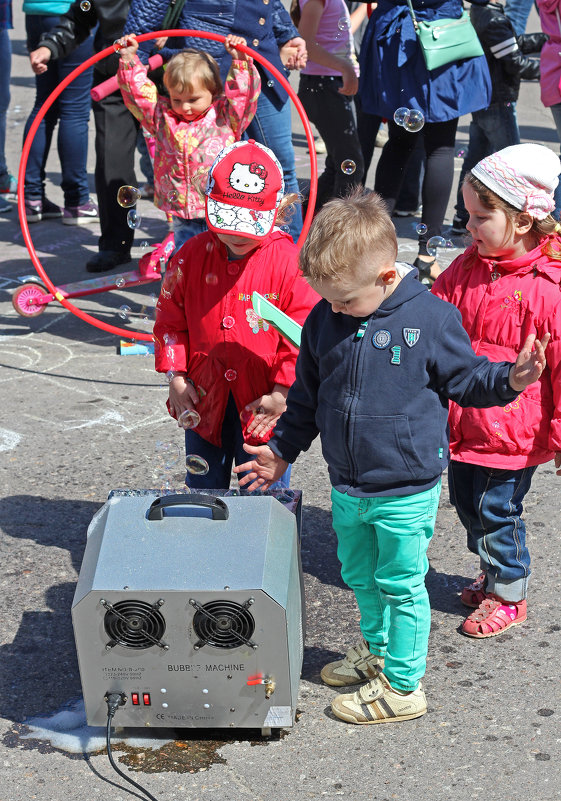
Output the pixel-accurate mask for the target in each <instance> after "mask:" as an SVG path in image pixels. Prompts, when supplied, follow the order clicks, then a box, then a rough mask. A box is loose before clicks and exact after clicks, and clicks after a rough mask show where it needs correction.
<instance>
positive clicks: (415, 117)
mask: <svg viewBox="0 0 561 801" xmlns="http://www.w3.org/2000/svg"><path fill="white" fill-rule="evenodd" d="M393 121H394V122H395V124H396V125H401V127H402V128H405V130H406V131H409V133H417V131H420V130H421V128H422V127H423V126H424V124H425V116H424V114H423V112H422V111H420V110H419V109H418V108H407V107H406V106H400V107H399V108H398V109H396V110H395V112H394V115H393Z"/></svg>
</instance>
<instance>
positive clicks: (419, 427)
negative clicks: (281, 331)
mask: <svg viewBox="0 0 561 801" xmlns="http://www.w3.org/2000/svg"><path fill="white" fill-rule="evenodd" d="M416 275H417V271H416V270H411V271H410V272H409V273H407V274H406V275H405V277H404V278H403V279H402V280H401V282H400V284H399V285H398V286H397V287H396V289H395V290H394V292H393V293H392V294H391V295H390V297H389V298H388V299H387V300H385V301H384V302H383V303H382V304H381V306H380V307H379V308H378V309H377V310H376V311H375V312H374V313H373V314H372V315H370V317H369V318H368V319H367V320H366V321H364V324H363V326H362V327H363V329H364V327H365V329H366V330H364V332H363V335H362V336H361V335H360V334H361V330H360V329H361V321H360V320H359V319H357V318H355V317H351V316H349V315H345V314H339V313H337V314H336V313H334V312H333V311H332V309H331V305H330V304H329V303H327V301H325V300H322V301H320V302H319V303H318V304H317V305H316V306H315V307H314V308H313V309H312V311H311V313H310V314H309V316H308V318H307V320H306V322H305V323H304V328H303V331H302V343H301V348H300V354H299V356H298V361H297V363H296V381H295V382H294V384H293V385H292V387H291V389H290V391H289V393H288V399H287V409H286V411H285V412H284V414H283V415H282V416H281V418H280V420H279V421H278V423H277V425H276V427H275V435H274V437H273V438H272V439H271V440H270V441H269V443H268V445H269V446H270V447H271V448H272V450H273V451H274V452H275V453H276V454H277V455H279V456H281V457H282V458H283V459H285V460H286V461H288V462H293V461H294V460H295V459H296V457H297V456H298V454H299V453H300V451H303V450H307V449H308V448H309V447H310V445H311V443H312V441H313V440H314V439H315V437H316V436H317V434H318V433H319V434H320V435H321V444H322V451H323V456H324V458H325V461H326V462H327V465H328V468H329V476H330V479H331V483H332V485H333V486H334V487H335V489H336V490H339V491H340V492H346V493H348V494H349V495H355V496H373V495H411V494H413V493H417V492H422V491H423V490H426V489H429V488H430V487H433V486H434V485H435V484H436V483H437V482H438V480H439V478H440V475H441V473H442V471H443V470H444V468H445V467H446V465H447V464H448V400H449V399H450V400H454V401H456V403H458V404H459V405H460V406H475V407H480V408H483V407H486V406H506V404H507V403H509V402H510V401H512V400H514V399H515V398H516V396H517V394H518V393H516V392H515V391H514V390H512V389H511V388H510V384H509V381H508V374H509V370H510V368H511V366H512V363H511V362H498V363H494V362H490V361H489V360H488V359H487V358H486V357H485V356H476V355H475V353H474V352H473V349H472V347H471V344H470V340H469V337H468V335H467V333H466V332H465V330H464V328H463V326H462V318H461V315H460V312H459V311H458V310H457V309H456V307H455V306H453V305H452V304H450V303H446V302H445V301H442V300H440V299H439V298H436V297H434V295H431V294H430V292H429V291H428V290H427V288H426V287H425V286H424V285H423V284H420V283H419V282H418V281H417V280H416Z"/></svg>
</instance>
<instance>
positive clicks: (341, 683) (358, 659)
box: [320, 640, 384, 687]
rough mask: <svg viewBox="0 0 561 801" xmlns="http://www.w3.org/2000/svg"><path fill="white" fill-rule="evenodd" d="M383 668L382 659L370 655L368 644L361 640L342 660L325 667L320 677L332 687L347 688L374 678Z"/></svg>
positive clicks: (381, 657)
mask: <svg viewBox="0 0 561 801" xmlns="http://www.w3.org/2000/svg"><path fill="white" fill-rule="evenodd" d="M383 667H384V657H383V656H375V654H371V653H370V649H369V647H368V643H367V642H366V640H362V641H361V642H360V643H359V644H358V645H353V647H352V648H349V650H348V651H347V653H346V655H345V658H344V659H338V660H337V661H336V662H330V663H329V664H328V665H325V667H324V668H322V671H321V674H320V675H321V678H322V680H323V681H324V682H325V683H326V684H330V685H331V686H332V687H348V686H349V685H350V684H360V682H361V681H368V679H373V678H375V677H376V676H377V675H378V672H379V671H380V670H382V668H383Z"/></svg>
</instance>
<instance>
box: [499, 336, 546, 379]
mask: <svg viewBox="0 0 561 801" xmlns="http://www.w3.org/2000/svg"><path fill="white" fill-rule="evenodd" d="M550 339H551V334H545V335H544V337H543V339H541V340H540V339H536V335H535V334H530V336H529V337H528V338H527V339H526V342H525V343H524V345H523V346H522V350H521V351H520V353H519V354H518V358H517V359H516V364H515V365H514V367H511V368H510V373H509V375H508V381H509V384H510V386H511V387H512V389H513V390H514V391H515V392H522V391H523V390H525V389H526V387H527V386H529V385H530V384H533V383H534V381H537V380H538V378H539V377H540V376H541V374H542V373H543V371H544V369H545V365H546V361H545V349H546V347H547V343H548V342H549V340H550ZM532 345H533V346H534V350H532Z"/></svg>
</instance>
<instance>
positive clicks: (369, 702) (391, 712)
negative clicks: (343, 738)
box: [331, 673, 427, 725]
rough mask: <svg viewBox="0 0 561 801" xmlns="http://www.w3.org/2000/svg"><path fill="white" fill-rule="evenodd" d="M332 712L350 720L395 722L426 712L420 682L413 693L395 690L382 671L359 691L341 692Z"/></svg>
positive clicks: (352, 721)
mask: <svg viewBox="0 0 561 801" xmlns="http://www.w3.org/2000/svg"><path fill="white" fill-rule="evenodd" d="M331 709H332V711H333V714H334V715H336V716H337V717H338V718H340V719H341V720H344V721H346V722H347V723H359V724H366V725H367V724H369V723H395V722H397V721H400V720H411V719H412V718H420V717H421V715H424V714H425V712H426V711H427V700H426V698H425V694H424V692H423V689H422V687H421V685H420V684H419V686H418V688H417V689H416V690H413V692H411V693H401V692H399V691H398V690H394V689H393V687H392V686H391V685H390V683H389V681H388V680H387V678H386V677H385V676H384V674H383V673H379V674H378V675H377V676H376V678H375V679H372V681H369V682H368V684H365V685H364V687H361V688H360V690H357V691H356V692H354V693H349V694H348V695H338V696H337V697H336V698H335V699H334V700H333V702H332V704H331Z"/></svg>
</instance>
